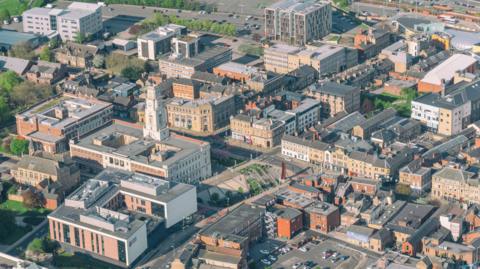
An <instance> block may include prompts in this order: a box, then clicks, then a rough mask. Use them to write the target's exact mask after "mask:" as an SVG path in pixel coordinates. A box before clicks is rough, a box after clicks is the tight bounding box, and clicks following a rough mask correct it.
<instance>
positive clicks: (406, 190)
mask: <svg viewBox="0 0 480 269" xmlns="http://www.w3.org/2000/svg"><path fill="white" fill-rule="evenodd" d="M395 192H396V193H398V194H400V195H404V196H410V195H411V194H412V189H411V188H410V186H409V185H407V184H402V183H398V184H397V186H396V187H395Z"/></svg>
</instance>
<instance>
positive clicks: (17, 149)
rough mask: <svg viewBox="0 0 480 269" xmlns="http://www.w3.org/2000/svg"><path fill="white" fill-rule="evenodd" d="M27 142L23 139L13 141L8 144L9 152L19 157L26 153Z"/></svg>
mask: <svg viewBox="0 0 480 269" xmlns="http://www.w3.org/2000/svg"><path fill="white" fill-rule="evenodd" d="M28 144H29V143H28V141H27V140H23V139H16V138H15V139H13V140H12V142H11V143H10V152H12V153H13V154H15V155H17V156H20V155H22V154H26V153H28Z"/></svg>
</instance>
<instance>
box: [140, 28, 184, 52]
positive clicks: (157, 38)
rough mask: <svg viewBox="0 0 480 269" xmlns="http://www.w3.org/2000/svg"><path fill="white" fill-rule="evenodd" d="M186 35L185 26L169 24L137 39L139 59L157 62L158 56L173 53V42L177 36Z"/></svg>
mask: <svg viewBox="0 0 480 269" xmlns="http://www.w3.org/2000/svg"><path fill="white" fill-rule="evenodd" d="M186 33H187V28H186V27H185V26H181V25H176V24H167V25H165V26H161V27H158V28H157V29H156V30H155V31H152V32H149V33H146V34H144V35H142V36H140V37H139V38H137V49H138V58H140V59H143V60H156V59H157V58H158V56H160V55H163V54H165V53H168V52H170V51H171V42H172V39H173V38H174V37H175V36H178V35H184V34H186Z"/></svg>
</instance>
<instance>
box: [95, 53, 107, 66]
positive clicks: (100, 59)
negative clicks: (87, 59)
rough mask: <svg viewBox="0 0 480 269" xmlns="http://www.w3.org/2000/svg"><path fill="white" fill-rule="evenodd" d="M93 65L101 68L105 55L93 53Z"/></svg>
mask: <svg viewBox="0 0 480 269" xmlns="http://www.w3.org/2000/svg"><path fill="white" fill-rule="evenodd" d="M93 66H95V67H96V68H103V67H104V66H105V56H103V55H101V54H97V55H95V57H93Z"/></svg>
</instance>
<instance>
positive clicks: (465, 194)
mask: <svg viewBox="0 0 480 269" xmlns="http://www.w3.org/2000/svg"><path fill="white" fill-rule="evenodd" d="M432 197H434V198H437V199H445V200H449V201H460V202H465V203H469V204H471V203H480V187H479V179H478V176H476V175H475V174H474V173H472V172H468V171H464V170H461V169H457V168H451V167H444V168H442V169H441V170H440V171H438V172H436V173H435V174H433V175H432Z"/></svg>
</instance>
